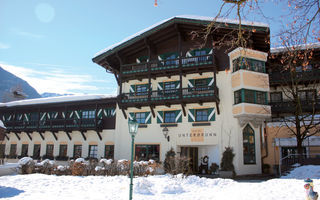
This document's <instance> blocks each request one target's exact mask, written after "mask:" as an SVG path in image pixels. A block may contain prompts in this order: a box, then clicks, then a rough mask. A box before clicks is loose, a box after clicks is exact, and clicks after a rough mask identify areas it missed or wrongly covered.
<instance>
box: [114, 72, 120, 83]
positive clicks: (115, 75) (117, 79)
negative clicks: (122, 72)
mask: <svg viewBox="0 0 320 200" xmlns="http://www.w3.org/2000/svg"><path fill="white" fill-rule="evenodd" d="M113 75H114V77H115V78H116V81H117V83H118V86H120V81H119V78H118V76H117V74H116V73H114V74H113Z"/></svg>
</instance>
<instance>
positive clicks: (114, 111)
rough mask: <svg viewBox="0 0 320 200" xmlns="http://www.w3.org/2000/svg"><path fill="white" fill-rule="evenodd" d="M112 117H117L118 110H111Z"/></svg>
mask: <svg viewBox="0 0 320 200" xmlns="http://www.w3.org/2000/svg"><path fill="white" fill-rule="evenodd" d="M111 116H112V117H114V116H116V109H115V108H111Z"/></svg>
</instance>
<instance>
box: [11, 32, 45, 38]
mask: <svg viewBox="0 0 320 200" xmlns="http://www.w3.org/2000/svg"><path fill="white" fill-rule="evenodd" d="M16 34H17V35H20V36H24V37H31V38H36V39H41V38H44V37H45V36H44V35H41V34H36V33H30V32H26V31H16Z"/></svg>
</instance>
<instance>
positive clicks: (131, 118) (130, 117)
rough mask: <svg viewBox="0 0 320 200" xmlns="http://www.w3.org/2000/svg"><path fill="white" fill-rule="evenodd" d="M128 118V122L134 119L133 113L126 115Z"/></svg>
mask: <svg viewBox="0 0 320 200" xmlns="http://www.w3.org/2000/svg"><path fill="white" fill-rule="evenodd" d="M128 117H129V120H130V121H132V120H133V119H135V118H136V116H135V114H134V112H130V113H129V115H128Z"/></svg>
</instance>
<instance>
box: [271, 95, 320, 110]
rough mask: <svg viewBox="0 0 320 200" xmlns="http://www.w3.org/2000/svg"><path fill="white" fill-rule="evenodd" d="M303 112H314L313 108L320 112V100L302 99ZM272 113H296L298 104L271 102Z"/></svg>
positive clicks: (288, 101)
mask: <svg viewBox="0 0 320 200" xmlns="http://www.w3.org/2000/svg"><path fill="white" fill-rule="evenodd" d="M300 103H301V108H302V112H312V110H313V108H314V109H315V110H320V98H319V97H318V98H316V99H300ZM269 105H271V109H272V112H281V113H285V112H294V111H295V107H296V105H297V103H295V102H293V101H292V100H280V101H270V102H269Z"/></svg>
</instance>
